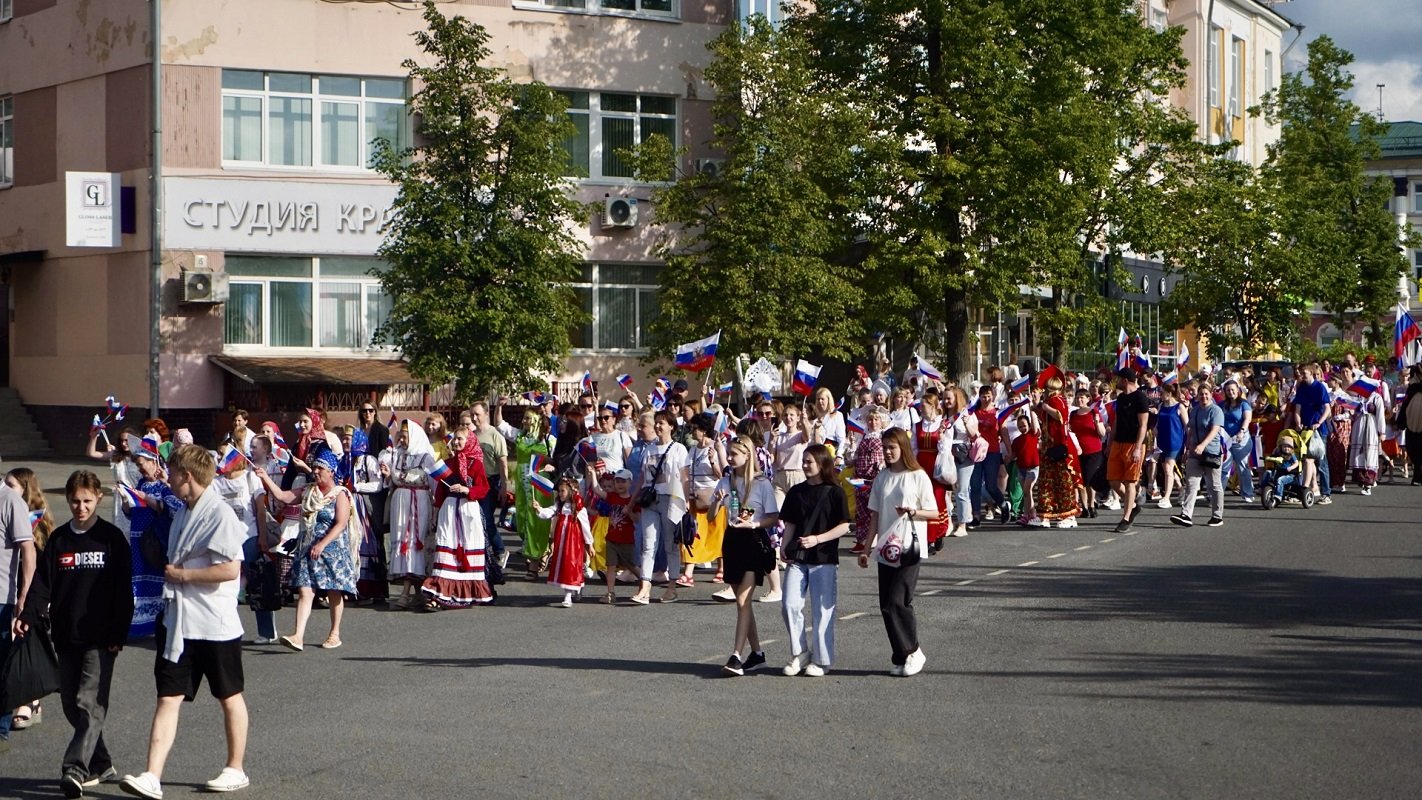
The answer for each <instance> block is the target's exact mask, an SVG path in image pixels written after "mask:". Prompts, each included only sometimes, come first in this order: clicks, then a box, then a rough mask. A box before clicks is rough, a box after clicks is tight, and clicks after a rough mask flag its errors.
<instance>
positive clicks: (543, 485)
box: [528, 472, 554, 497]
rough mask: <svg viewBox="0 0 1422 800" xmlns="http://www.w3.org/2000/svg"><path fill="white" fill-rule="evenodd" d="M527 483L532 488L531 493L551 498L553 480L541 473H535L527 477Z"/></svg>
mask: <svg viewBox="0 0 1422 800" xmlns="http://www.w3.org/2000/svg"><path fill="white" fill-rule="evenodd" d="M528 483H529V485H530V486H532V487H533V491H535V492H538V493H539V494H541V495H543V496H544V497H552V496H553V494H554V488H553V479H552V478H550V477H548V476H547V475H544V474H543V473H541V472H535V473H533V474H532V475H529V476H528Z"/></svg>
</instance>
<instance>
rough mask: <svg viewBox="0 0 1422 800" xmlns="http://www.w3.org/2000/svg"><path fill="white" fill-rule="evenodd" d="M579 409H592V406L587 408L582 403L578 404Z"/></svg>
mask: <svg viewBox="0 0 1422 800" xmlns="http://www.w3.org/2000/svg"><path fill="white" fill-rule="evenodd" d="M578 408H592V406H585V405H582V404H581V403H580V404H578Z"/></svg>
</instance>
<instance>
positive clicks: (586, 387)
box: [583, 372, 593, 392]
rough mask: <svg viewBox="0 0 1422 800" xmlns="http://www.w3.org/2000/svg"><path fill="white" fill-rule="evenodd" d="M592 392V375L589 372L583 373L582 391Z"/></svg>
mask: <svg viewBox="0 0 1422 800" xmlns="http://www.w3.org/2000/svg"><path fill="white" fill-rule="evenodd" d="M592 390H593V379H592V373H591V372H584V373H583V391H585V392H591V391H592Z"/></svg>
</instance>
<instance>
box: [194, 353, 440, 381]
mask: <svg viewBox="0 0 1422 800" xmlns="http://www.w3.org/2000/svg"><path fill="white" fill-rule="evenodd" d="M208 358H209V360H211V361H212V363H213V364H216V365H217V366H218V367H221V368H222V369H224V370H226V371H227V372H229V373H231V374H232V375H233V376H235V377H237V378H238V379H240V380H243V381H246V382H247V383H250V384H252V385H254V386H256V385H272V384H326V385H331V384H336V385H344V386H390V385H392V384H397V383H419V382H420V381H418V380H416V379H415V377H414V376H412V375H411V374H410V371H409V369H408V368H407V367H406V365H405V362H403V361H395V360H387V359H373V358H282V357H269V358H246V357H237V356H209V357H208Z"/></svg>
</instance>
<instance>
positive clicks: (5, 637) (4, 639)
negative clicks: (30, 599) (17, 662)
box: [0, 603, 15, 739]
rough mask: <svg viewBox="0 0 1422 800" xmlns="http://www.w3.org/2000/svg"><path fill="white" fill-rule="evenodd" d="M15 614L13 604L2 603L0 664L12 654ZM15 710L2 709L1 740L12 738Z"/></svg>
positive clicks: (0, 722) (0, 615) (0, 720)
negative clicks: (12, 628) (11, 631)
mask: <svg viewBox="0 0 1422 800" xmlns="http://www.w3.org/2000/svg"><path fill="white" fill-rule="evenodd" d="M14 613H15V606H14V604H13V603H0V664H3V663H5V656H6V655H8V654H9V652H10V617H11V615H13V614H14ZM14 710H15V709H13V708H6V709H0V739H9V738H10V722H11V719H10V718H11V716H12V712H13V711H14Z"/></svg>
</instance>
